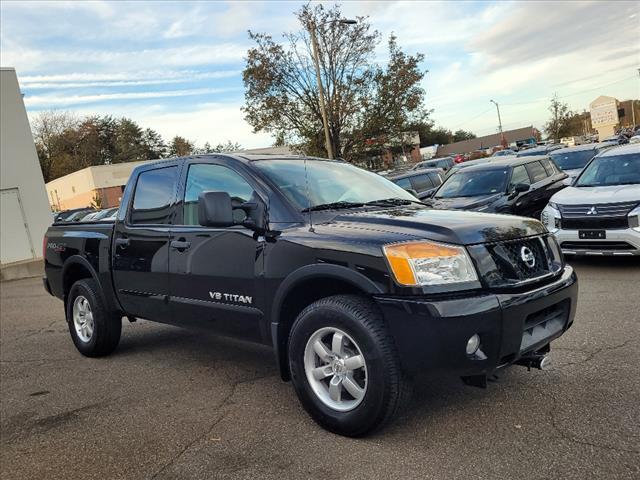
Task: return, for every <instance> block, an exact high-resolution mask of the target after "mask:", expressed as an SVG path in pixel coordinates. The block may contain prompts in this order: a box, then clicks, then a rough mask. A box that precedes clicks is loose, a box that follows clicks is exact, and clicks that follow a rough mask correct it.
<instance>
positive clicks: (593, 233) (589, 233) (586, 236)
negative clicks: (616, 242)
mask: <svg viewBox="0 0 640 480" xmlns="http://www.w3.org/2000/svg"><path fill="white" fill-rule="evenodd" d="M578 238H579V239H580V240H602V239H605V238H607V231H606V230H578Z"/></svg>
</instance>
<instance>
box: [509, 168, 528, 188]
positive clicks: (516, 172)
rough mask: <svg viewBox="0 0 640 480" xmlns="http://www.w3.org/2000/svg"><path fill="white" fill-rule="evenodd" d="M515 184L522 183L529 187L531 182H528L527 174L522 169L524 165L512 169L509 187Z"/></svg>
mask: <svg viewBox="0 0 640 480" xmlns="http://www.w3.org/2000/svg"><path fill="white" fill-rule="evenodd" d="M517 183H524V184H526V185H531V180H529V174H528V173H527V170H526V169H525V168H524V165H518V166H517V167H514V168H513V173H512V174H511V185H515V184H517Z"/></svg>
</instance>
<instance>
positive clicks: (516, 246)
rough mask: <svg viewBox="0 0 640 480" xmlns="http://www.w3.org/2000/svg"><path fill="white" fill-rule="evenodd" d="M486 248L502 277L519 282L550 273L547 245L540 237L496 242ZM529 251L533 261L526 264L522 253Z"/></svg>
mask: <svg viewBox="0 0 640 480" xmlns="http://www.w3.org/2000/svg"><path fill="white" fill-rule="evenodd" d="M488 250H489V253H490V254H491V257H492V258H493V261H494V262H495V264H496V267H497V268H498V272H499V274H500V276H501V277H502V278H503V279H506V280H510V281H517V282H520V281H523V280H530V279H533V278H537V277H541V276H543V275H546V274H548V273H550V268H549V255H548V254H547V245H546V244H545V243H544V242H543V241H542V239H541V238H540V237H536V238H527V239H522V240H511V241H506V242H498V243H495V244H492V245H489V246H488ZM529 252H530V253H531V254H533V259H534V261H533V262H529V264H527V262H526V261H525V260H524V259H523V254H526V253H529Z"/></svg>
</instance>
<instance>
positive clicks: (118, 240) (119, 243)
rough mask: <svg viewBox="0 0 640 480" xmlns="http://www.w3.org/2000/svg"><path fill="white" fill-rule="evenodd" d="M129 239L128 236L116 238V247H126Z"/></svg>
mask: <svg viewBox="0 0 640 480" xmlns="http://www.w3.org/2000/svg"><path fill="white" fill-rule="evenodd" d="M130 243H131V241H130V240H129V239H128V238H116V247H117V248H127V247H128V246H129V244H130Z"/></svg>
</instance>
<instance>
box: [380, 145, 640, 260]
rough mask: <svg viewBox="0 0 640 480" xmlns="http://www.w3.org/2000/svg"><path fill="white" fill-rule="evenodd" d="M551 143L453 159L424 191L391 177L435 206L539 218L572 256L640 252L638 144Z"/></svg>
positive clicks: (402, 177) (405, 179) (407, 178)
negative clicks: (513, 152)
mask: <svg viewBox="0 0 640 480" xmlns="http://www.w3.org/2000/svg"><path fill="white" fill-rule="evenodd" d="M548 147H549V146H548V145H545V146H542V147H534V148H532V149H529V150H525V151H524V152H520V153H519V154H517V155H511V156H493V157H487V158H482V159H478V160H473V161H468V162H464V163H461V164H456V165H454V166H452V167H451V168H450V169H449V170H448V171H447V172H446V174H444V175H445V178H444V181H443V182H442V185H440V186H439V187H437V188H432V189H425V190H424V191H422V192H417V190H416V189H414V188H413V187H412V186H410V184H409V181H410V177H411V174H404V175H396V176H393V175H392V176H390V177H389V178H390V179H391V180H393V181H394V182H396V183H399V181H402V182H407V183H406V186H405V185H404V184H402V183H399V184H400V185H401V186H403V187H404V188H405V189H408V190H409V191H411V190H416V193H418V194H417V195H416V196H417V197H418V198H420V199H421V200H423V201H424V203H425V204H427V205H429V206H430V207H432V208H434V209H438V210H472V211H478V212H488V213H505V214H512V215H521V216H529V217H533V218H540V219H541V220H542V221H543V223H544V224H545V225H546V227H547V229H548V230H549V231H550V232H551V233H553V234H554V235H555V236H556V237H557V238H558V241H559V243H560V246H561V248H562V250H563V252H564V253H565V254H568V255H577V254H586V255H640V221H639V218H640V144H639V143H635V142H633V143H630V144H629V145H622V146H618V145H617V144H615V143H612V142H600V143H591V144H583V145H577V146H575V147H567V148H561V149H558V148H556V149H552V150H550V149H548ZM531 152H534V153H535V154H530V153H531ZM418 172H419V171H416V172H413V175H417V174H418Z"/></svg>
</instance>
